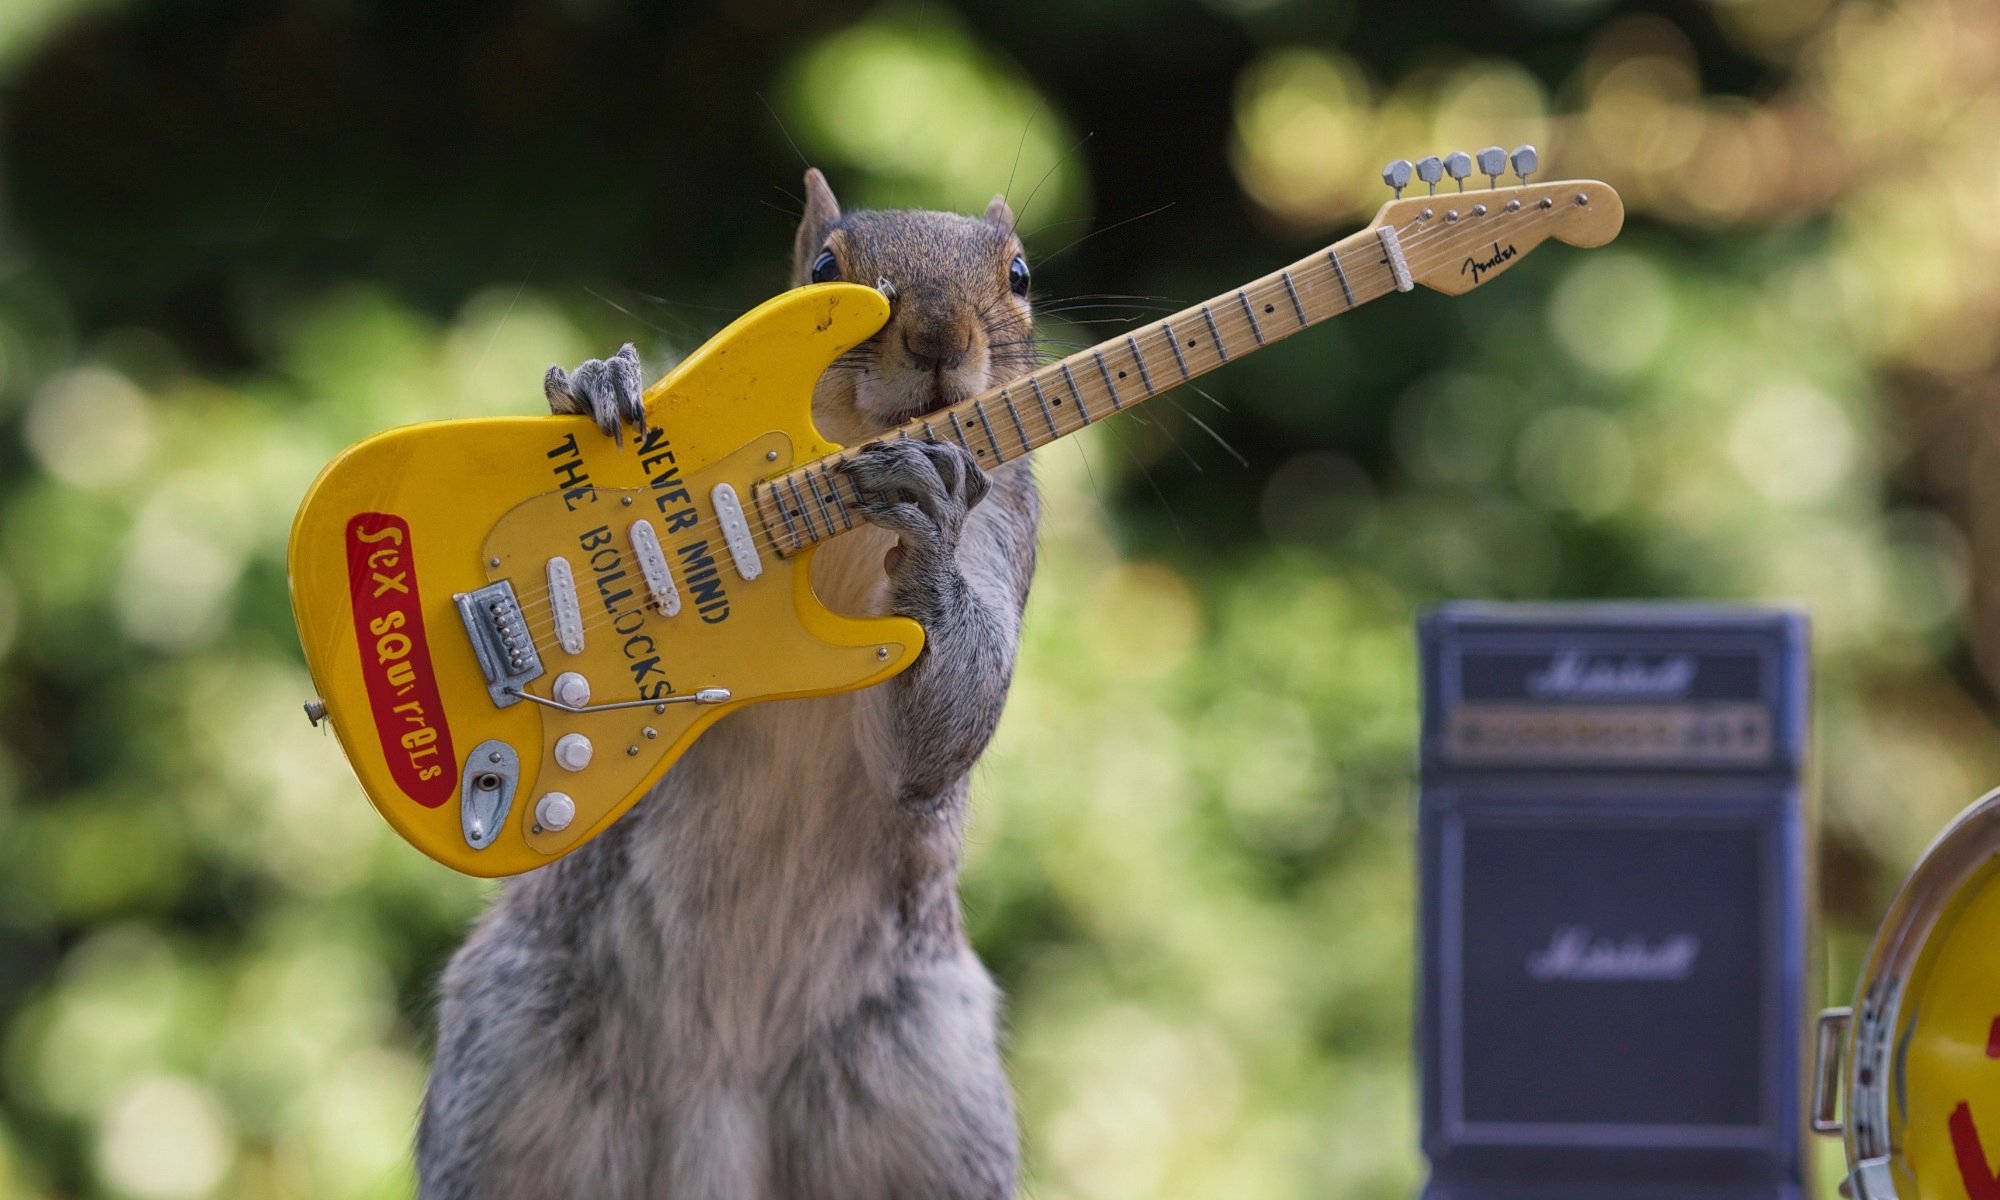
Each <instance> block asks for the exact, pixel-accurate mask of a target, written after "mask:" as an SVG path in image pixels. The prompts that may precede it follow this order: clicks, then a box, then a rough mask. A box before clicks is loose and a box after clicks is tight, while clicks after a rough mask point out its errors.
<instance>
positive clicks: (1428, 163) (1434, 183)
mask: <svg viewBox="0 0 2000 1200" xmlns="http://www.w3.org/2000/svg"><path fill="white" fill-rule="evenodd" d="M1417 178H1418V179H1421V180H1423V181H1424V182H1425V183H1428V184H1430V185H1431V195H1433V196H1435V195H1437V190H1438V180H1440V179H1443V178H1444V160H1442V159H1440V158H1439V157H1438V156H1437V155H1435V154H1432V155H1430V156H1428V157H1425V158H1420V159H1418V160H1417Z"/></svg>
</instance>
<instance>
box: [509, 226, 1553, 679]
mask: <svg viewBox="0 0 2000 1200" xmlns="http://www.w3.org/2000/svg"><path fill="white" fill-rule="evenodd" d="M1465 194H1466V195H1481V194H1490V193H1465ZM1503 194H1504V193H1503ZM1441 199H1442V198H1441ZM1568 211H1569V210H1568V209H1567V208H1566V207H1565V208H1562V209H1558V208H1555V207H1553V206H1552V207H1550V208H1547V209H1541V208H1539V207H1538V208H1537V210H1536V211H1533V212H1530V213H1527V214H1526V215H1525V219H1526V220H1527V221H1533V222H1541V221H1547V220H1550V219H1552V218H1554V217H1555V216H1557V215H1558V213H1562V214H1564V215H1566V214H1567V213H1568ZM1416 223H1417V222H1415V221H1412V222H1411V223H1410V225H1415V224H1416ZM1410 225H1406V226H1400V227H1395V228H1397V229H1398V243H1399V246H1400V248H1401V249H1402V250H1403V252H1404V261H1405V264H1406V266H1407V269H1408V271H1409V273H1410V275H1411V276H1412V277H1413V278H1414V277H1416V276H1418V275H1422V274H1428V273H1429V272H1430V271H1431V270H1432V269H1434V268H1435V267H1437V266H1439V265H1442V264H1443V263H1445V262H1448V261H1450V260H1451V259H1452V258H1454V257H1457V256H1458V254H1459V253H1460V251H1461V250H1462V249H1463V248H1464V245H1465V244H1469V243H1471V242H1475V241H1483V240H1487V239H1486V236H1485V228H1483V227H1482V226H1481V225H1480V224H1479V223H1478V219H1477V218H1473V219H1472V220H1471V221H1465V222H1462V223H1456V224H1454V223H1449V222H1446V221H1444V220H1435V219H1434V220H1433V221H1431V222H1429V223H1428V227H1427V228H1424V229H1420V230H1418V231H1417V232H1416V233H1415V234H1414V235H1411V236H1409V237H1408V238H1405V237H1404V236H1403V234H1402V230H1404V229H1408V228H1410ZM1433 243H1443V244H1433ZM1337 244H1338V243H1336V245H1337ZM1358 248H1366V247H1365V245H1364V246H1363V247H1358ZM1328 249H1329V250H1331V249H1332V247H1329V248H1328ZM1349 253H1350V254H1352V251H1351V250H1350V251H1349ZM1341 261H1342V266H1343V268H1344V269H1346V270H1347V271H1348V272H1349V273H1350V279H1349V283H1350V286H1351V285H1352V283H1353V282H1354V280H1353V278H1352V276H1353V275H1357V274H1363V273H1365V274H1366V275H1367V277H1368V282H1370V283H1374V284H1377V285H1379V284H1380V283H1381V282H1382V281H1383V277H1384V276H1389V280H1390V287H1391V288H1393V287H1394V283H1393V273H1392V272H1391V271H1390V268H1389V267H1388V265H1387V264H1386V262H1385V261H1384V260H1383V259H1381V258H1375V257H1370V258H1367V259H1366V260H1364V261H1363V262H1361V263H1359V264H1349V263H1348V261H1347V260H1346V259H1342V260H1341ZM1291 274H1292V275H1293V281H1294V283H1295V284H1297V283H1304V284H1306V285H1307V286H1308V287H1317V286H1318V285H1320V284H1324V283H1326V282H1328V280H1329V277H1335V278H1337V276H1338V274H1339V273H1338V272H1336V271H1335V270H1334V267H1333V264H1332V263H1331V262H1326V263H1313V264H1311V265H1310V266H1308V267H1305V268H1301V269H1297V270H1292V271H1291ZM1224 296H1227V293H1224ZM1375 298H1376V297H1375V296H1373V295H1371V296H1370V297H1369V299H1370V300H1373V299H1375ZM1215 303H1217V301H1216V300H1214V299H1211V300H1209V301H1207V302H1206V303H1205V305H1203V306H1196V308H1195V310H1194V311H1197V312H1198V311H1200V309H1201V308H1202V307H1205V306H1206V305H1212V304H1215ZM1361 303H1365V301H1363V302H1361ZM1355 307H1359V304H1358V303H1357V304H1356V305H1355ZM1346 311H1350V310H1342V312H1340V313H1333V314H1330V316H1340V315H1343V314H1344V313H1345V312H1346ZM1210 316H1211V317H1213V319H1214V320H1215V322H1216V324H1217V325H1218V326H1219V327H1225V326H1226V328H1227V329H1228V330H1229V331H1230V333H1233V334H1235V335H1238V337H1229V336H1225V337H1224V338H1223V339H1222V341H1223V343H1224V349H1226V347H1227V344H1228V343H1230V342H1232V341H1237V340H1239V338H1240V336H1241V335H1245V334H1251V333H1253V328H1252V326H1253V321H1252V319H1251V318H1249V317H1248V316H1246V315H1245V314H1244V313H1243V312H1242V311H1241V310H1240V308H1239V307H1237V306H1233V305H1227V306H1225V307H1224V309H1223V311H1222V312H1221V313H1211V314H1210ZM1325 319H1328V318H1321V320H1325ZM1169 320H1171V318H1169ZM1311 323H1313V324H1316V323H1317V322H1311ZM1204 324H1205V322H1204ZM1295 332H1299V330H1290V331H1288V333H1295ZM1141 335H1143V336H1141ZM1127 336H1128V337H1141V345H1142V348H1143V349H1144V350H1148V351H1152V350H1158V349H1160V348H1162V345H1161V344H1162V343H1163V342H1165V341H1166V340H1167V339H1168V335H1167V331H1166V330H1164V329H1161V328H1158V327H1157V325H1155V326H1154V327H1151V328H1148V329H1145V330H1142V331H1138V333H1135V334H1133V335H1127ZM1146 338H1150V339H1152V343H1153V344H1152V345H1150V346H1146V345H1145V343H1144V339H1146ZM1118 340H1119V339H1116V338H1114V339H1111V341H1109V342H1106V343H1102V344H1101V345H1100V346H1099V347H1092V348H1090V349H1088V350H1085V351H1084V352H1082V353H1083V354H1085V355H1088V354H1090V353H1091V352H1092V351H1098V350H1101V347H1102V346H1103V345H1114V344H1115V343H1116V342H1117V341H1118ZM1195 340H1196V341H1197V342H1198V341H1199V340H1200V338H1196V339H1195ZM1239 353H1240V352H1239ZM1072 357H1075V356H1072ZM1068 361H1069V359H1063V360H1058V363H1065V362H1068ZM1223 361H1224V362H1226V361H1227V360H1226V359H1225V360H1223ZM1056 365H1058V364H1057V363H1052V364H1049V365H1048V366H1043V367H1039V368H1037V369H1036V370H1035V371H1033V372H1030V373H1029V374H1028V375H1025V376H1022V377H1021V379H1027V378H1030V377H1032V376H1038V375H1040V374H1041V373H1042V372H1045V371H1048V370H1050V369H1051V368H1052V367H1054V366H1056ZM1216 365H1221V364H1220V363H1218V364H1216ZM1212 369H1213V367H1208V368H1205V370H1204V372H1203V373H1206V371H1207V370H1212ZM1019 382H1021V380H1014V381H1011V382H1010V383H1008V384H1007V385H1004V386H1005V387H1010V388H1011V387H1013V386H1015V385H1017V384H1018V383H1019ZM1177 382H1183V381H1177ZM1175 386H1177V383H1169V384H1168V385H1167V386H1165V387H1162V388H1159V389H1157V390H1148V391H1147V393H1146V395H1145V396H1144V397H1141V399H1142V400H1143V399H1149V398H1151V397H1152V396H1155V395H1159V394H1161V393H1164V392H1167V391H1171V390H1172V389H1173V388H1174V387H1175ZM1065 399H1066V398H1065ZM1077 400H1078V402H1079V403H1081V402H1082V397H1081V396H1080V395H1079V396H1078V397H1077ZM1139 402H1140V401H1136V400H1135V401H1134V402H1133V403H1135V404H1136V403H1139ZM1013 403H1018V401H1015V402H1013ZM1116 411H1117V410H1113V411H1111V412H1104V413H1100V414H1099V415H1098V416H1095V417H1091V418H1090V420H1089V421H1082V420H1078V419H1075V418H1069V420H1070V422H1071V423H1070V424H1069V427H1068V428H1063V426H1064V425H1065V421H1064V420H1062V419H1058V420H1056V421H1054V422H1053V423H1054V424H1055V425H1056V427H1057V428H1058V430H1059V432H1058V434H1057V435H1056V436H1057V437H1061V436H1067V435H1068V434H1069V433H1073V432H1075V431H1077V430H1079V429H1082V428H1083V427H1084V426H1085V425H1086V424H1090V423H1094V422H1095V421H1097V420H1101V419H1103V417H1105V416H1111V415H1115V413H1116ZM1061 415H1062V417H1064V418H1068V417H1069V414H1067V413H1066V412H1065V413H1062V414H1061ZM935 416H936V414H927V418H919V422H920V423H921V422H924V421H926V420H927V419H929V418H934V417H935ZM927 428H928V426H927ZM904 432H907V431H904ZM932 432H933V433H935V430H934V429H933V430H932ZM979 432H982V433H983V432H985V430H984V428H983V427H981V428H980V429H979ZM994 432H995V434H996V437H995V438H994V441H995V443H996V445H999V446H1003V447H1006V449H1007V453H1006V454H1005V461H1012V460H1013V459H1015V458H1017V457H1020V456H1021V455H1024V454H1027V453H1030V452H1032V451H1033V450H1034V449H1036V447H1035V446H1033V445H1030V444H1027V443H1024V442H1022V441H1021V440H1020V439H1019V437H1018V435H1015V436H1012V437H1007V436H999V426H997V425H996V426H995V428H994ZM967 438H968V439H970V438H971V435H970V434H967ZM936 440H939V441H947V440H949V439H946V438H937V439H936ZM1051 440H1054V439H1051ZM1043 444H1044V445H1046V444H1047V443H1043ZM965 445H966V448H968V449H970V448H971V441H970V440H968V441H967V442H966V443H965ZM996 453H997V452H996ZM828 457H829V458H833V459H837V458H838V457H839V455H838V454H836V455H832V456H828ZM814 462H819V463H824V462H826V460H825V459H820V460H813V462H808V463H802V464H799V466H797V467H794V468H793V470H792V471H790V472H781V473H779V474H778V475H774V476H772V477H771V478H772V479H774V480H775V479H785V478H787V477H788V476H790V475H793V474H796V473H797V472H798V471H800V470H804V469H810V468H811V467H812V466H813V465H814ZM760 482H763V481H760ZM752 513H755V515H756V516H757V518H758V520H759V523H760V525H761V528H760V529H758V530H754V531H753V536H755V535H756V534H759V533H761V534H762V541H763V542H764V543H765V545H766V546H767V547H768V548H769V549H771V550H772V551H773V552H774V553H775V552H778V551H779V550H780V548H781V545H782V544H781V543H780V541H779V539H778V535H777V534H776V533H775V532H774V531H773V530H772V529H771V527H770V526H769V524H768V523H765V522H763V521H762V514H761V512H756V510H755V509H754V508H753V509H752V510H749V511H746V521H747V519H748V518H749V516H750V515H751V514H752ZM707 519H708V518H703V517H700V516H699V515H697V518H696V520H697V526H696V527H694V528H698V527H699V523H700V522H702V521H704V520H707ZM846 531H847V530H846V529H841V530H837V531H835V533H834V534H831V535H828V537H826V538H818V539H815V541H816V542H818V541H825V540H829V539H830V538H831V537H833V536H838V534H839V533H844V532H846ZM718 569H720V567H719V566H718ZM640 586H641V587H642V586H643V584H642V583H641V584H640ZM638 590H639V589H638V588H637V587H635V589H634V591H635V593H636V592H637V591H638ZM584 594H585V593H584V592H583V591H582V589H581V587H579V589H578V598H579V606H580V605H581V602H582V598H583V595H584ZM521 596H526V597H529V598H530V599H528V600H527V601H525V602H522V603H521V604H520V608H521V612H522V617H523V620H524V622H532V623H531V626H530V637H531V639H532V640H534V641H535V644H536V648H537V649H538V650H540V649H542V644H541V638H537V637H536V636H535V633H536V627H538V626H539V628H540V629H541V630H542V631H543V632H542V637H545V638H550V639H553V638H554V636H555V632H556V622H555V619H554V613H553V611H552V610H551V605H552V603H553V600H552V598H551V597H550V595H549V592H548V588H547V586H546V584H544V585H543V586H542V587H540V588H539V589H528V590H524V591H522V592H520V593H517V600H519V599H520V597H521ZM684 602H685V601H684ZM632 611H639V612H648V611H650V612H652V613H657V612H658V609H657V606H656V605H654V604H652V603H650V602H648V603H644V604H642V605H640V606H639V607H638V608H637V609H635V610H623V611H621V612H605V613H595V614H592V615H591V616H589V617H587V618H585V619H584V621H583V625H582V628H583V632H585V633H586V634H587V633H589V632H591V631H592V630H602V629H603V628H604V627H605V626H607V625H609V624H612V623H614V622H616V621H617V620H618V619H620V617H621V616H623V615H625V614H626V613H629V612H632Z"/></svg>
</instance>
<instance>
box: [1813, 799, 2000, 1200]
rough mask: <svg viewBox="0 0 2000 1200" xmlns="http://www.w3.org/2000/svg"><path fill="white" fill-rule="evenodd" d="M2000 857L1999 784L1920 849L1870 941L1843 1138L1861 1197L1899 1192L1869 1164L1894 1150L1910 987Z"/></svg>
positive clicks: (1869, 1199)
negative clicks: (1900, 1044) (1940, 929)
mask: <svg viewBox="0 0 2000 1200" xmlns="http://www.w3.org/2000/svg"><path fill="white" fill-rule="evenodd" d="M1996 861H2000V788H1995V789H1994V790H1992V791H1990V792H1987V793H1986V794H1985V795H1983V796H1981V797H1980V798H1979V799H1977V800H1975V801H1973V802H1972V803H1971V804H1970V805H1968V806H1967V807H1966V808H1965V810H1964V811H1962V812H1960V813H1959V814H1958V815H1957V816H1956V817H1954V818H1952V820H1951V823H1950V824H1948V825H1946V826H1945V827H1944V829H1943V831H1942V832H1940V833H1939V834H1938V835H1937V837H1935V838H1933V839H1932V840H1931V843H1930V845H1929V846H1927V847H1925V848H1924V852H1923V853H1922V854H1920V855H1918V856H1917V861H1916V864H1915V865H1914V866H1912V867H1911V868H1910V870H1909V873H1908V874H1906V875H1905V876H1904V877H1903V882H1902V884H1901V886H1899V887H1898V888H1897V889H1896V896H1895V898H1894V899H1893V900H1891V901H1890V903H1889V908H1888V910H1887V911H1886V912H1885V913H1884V914H1883V916H1882V921H1881V923H1880V924H1879V925H1878V926H1876V930H1875V937H1874V939H1873V940H1872V941H1871V942H1870V943H1869V947H1868V956H1867V958H1866V959H1864V960H1863V965H1862V970H1861V975H1860V978H1859V979H1858V981H1857V982H1856V984H1855V989H1854V1007H1853V1013H1854V1017H1853V1021H1852V1024H1851V1025H1850V1026H1849V1028H1848V1034H1847V1043H1848V1044H1847V1054H1846V1059H1847V1061H1846V1064H1845V1066H1844V1068H1843V1072H1844V1074H1845V1075H1846V1081H1845V1082H1846V1084H1847V1096H1848V1116H1847V1121H1846V1122H1845V1125H1846V1129H1845V1132H1844V1134H1843V1139H1842V1140H1843V1141H1844V1142H1845V1143H1846V1149H1847V1163H1848V1168H1849V1170H1850V1171H1852V1172H1854V1173H1855V1176H1856V1184H1857V1186H1856V1188H1855V1194H1856V1196H1857V1200H1897V1198H1896V1193H1895V1191H1894V1187H1893V1183H1892V1182H1891V1181H1890V1179H1891V1177H1890V1175H1889V1173H1888V1172H1887V1171H1886V1170H1881V1169H1879V1168H1878V1169H1876V1170H1866V1169H1865V1168H1867V1167H1868V1166H1869V1164H1871V1163H1879V1164H1882V1165H1883V1166H1886V1165H1887V1164H1888V1162H1889V1161H1890V1158H1891V1153H1892V1147H1891V1144H1890V1137H1889V1128H1890V1126H1889V1103H1890V1097H1891V1088H1892V1086H1893V1082H1894V1079H1895V1069H1894V1067H1895V1035H1896V1023H1897V1019H1898V1017H1899V1016H1900V1015H1901V1011H1902V1001H1903V989H1904V987H1905V986H1906V985H1907V983H1908V982H1909V976H1910V972H1911V971H1912V970H1913V969H1914V968H1915V967H1916V966H1917V965H1918V963H1919V962H1920V961H1921V960H1922V958H1923V952H1924V949H1925V947H1926V946H1927V944H1928V943H1929V941H1930V936H1931V934H1932V933H1933V932H1934V931H1935V930H1936V928H1937V924H1938V921H1939V919H1940V918H1942V917H1943V916H1944V915H1945V914H1946V913H1947V912H1948V911H1949V909H1950V907H1951V904H1952V901H1953V900H1954V899H1956V898H1957V897H1958V895H1959V894H1960V892H1961V890H1962V889H1963V888H1964V886H1965V885H1966V884H1967V883H1969V882H1971V881H1972V880H1973V879H1974V878H1975V877H1976V876H1979V875H1981V874H1983V873H1986V872H1988V871H1989V870H1990V869H1992V868H1993V867H1994V866H1995V864H1996ZM1871 1068H1872V1070H1871V1073H1870V1078H1871V1080H1872V1082H1870V1083H1866V1084H1864V1083H1863V1082H1862V1080H1861V1075H1862V1072H1863V1071H1864V1070H1870V1069H1871ZM1870 1181H1872V1182H1873V1186H1870V1185H1869V1184H1870Z"/></svg>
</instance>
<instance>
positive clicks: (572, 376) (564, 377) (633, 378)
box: [542, 342, 646, 446]
mask: <svg viewBox="0 0 2000 1200" xmlns="http://www.w3.org/2000/svg"><path fill="white" fill-rule="evenodd" d="M542 394H543V395H545V396H547V397H548V401H549V411H550V412H555V413H578V414H580V415H582V416H586V417H589V418H590V419H591V420H593V421H596V422H597V427H598V428H599V429H602V430H603V431H604V432H605V433H606V434H607V435H609V436H610V437H613V438H616V439H617V440H618V444H619V445H620V446H623V445H624V444H625V434H624V427H625V426H626V425H628V424H629V425H631V426H632V428H633V429H635V430H637V431H638V432H640V433H644V432H646V405H645V395H646V389H645V385H644V383H642V382H641V375H640V373H639V352H638V350H636V349H634V348H633V346H632V343H630V342H627V343H625V344H624V345H623V346H620V347H619V348H618V353H616V354H614V355H612V356H611V357H610V358H593V359H591V360H589V361H588V362H585V363H584V364H583V365H582V366H580V367H578V368H577V369H576V370H574V371H564V370H563V369H562V368H561V367H559V366H551V367H550V368H549V371H548V374H546V375H544V376H542Z"/></svg>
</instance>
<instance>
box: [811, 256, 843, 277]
mask: <svg viewBox="0 0 2000 1200" xmlns="http://www.w3.org/2000/svg"><path fill="white" fill-rule="evenodd" d="M839 278H840V263H839V262H838V261H837V260H836V259H835V258H834V257H833V251H831V250H822V251H820V252H819V257H818V258H815V259H813V269H812V281H813V282H814V283H833V282H836V281H837V280H839Z"/></svg>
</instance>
